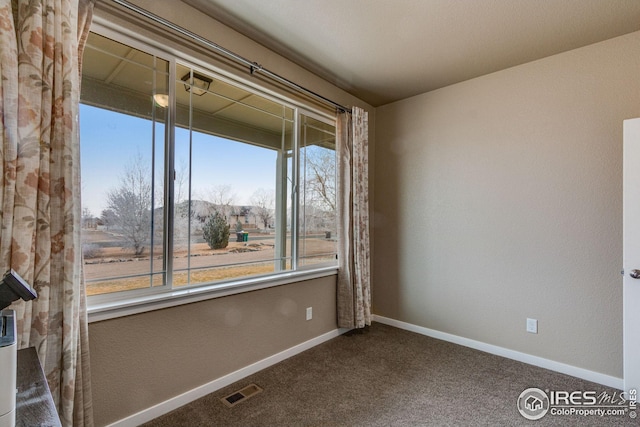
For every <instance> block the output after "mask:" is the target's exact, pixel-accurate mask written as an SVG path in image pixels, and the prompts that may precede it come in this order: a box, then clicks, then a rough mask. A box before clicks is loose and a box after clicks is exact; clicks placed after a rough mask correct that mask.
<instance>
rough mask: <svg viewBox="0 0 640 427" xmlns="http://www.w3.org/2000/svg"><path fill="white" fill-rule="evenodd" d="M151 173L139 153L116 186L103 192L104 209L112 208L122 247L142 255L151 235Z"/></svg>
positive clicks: (126, 167)
mask: <svg viewBox="0 0 640 427" xmlns="http://www.w3.org/2000/svg"><path fill="white" fill-rule="evenodd" d="M151 187H152V186H151V173H150V172H149V168H148V167H147V166H146V165H145V163H144V160H143V158H142V156H141V155H140V154H138V155H137V156H136V157H134V158H133V159H132V161H131V163H129V164H128V165H127V166H125V170H124V173H123V175H122V176H121V177H120V184H119V186H118V187H116V188H114V189H112V190H110V191H109V192H108V193H107V209H108V210H110V211H112V212H113V221H114V226H115V227H116V228H117V229H118V230H119V231H120V232H121V233H122V236H123V237H124V239H125V242H124V243H125V244H124V247H125V248H129V249H132V250H133V252H134V254H135V255H136V256H139V255H142V253H143V252H144V249H145V244H147V242H148V241H149V237H150V235H151V209H152V205H151V191H152V189H151Z"/></svg>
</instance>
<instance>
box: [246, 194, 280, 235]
mask: <svg viewBox="0 0 640 427" xmlns="http://www.w3.org/2000/svg"><path fill="white" fill-rule="evenodd" d="M274 203H275V191H274V190H266V189H264V188H258V189H257V190H256V191H255V192H254V193H253V195H252V196H251V204H252V205H253V206H254V210H255V211H254V213H255V214H256V216H257V217H258V218H259V219H260V221H262V224H263V225H264V228H268V227H269V224H270V222H271V220H272V219H273V206H274Z"/></svg>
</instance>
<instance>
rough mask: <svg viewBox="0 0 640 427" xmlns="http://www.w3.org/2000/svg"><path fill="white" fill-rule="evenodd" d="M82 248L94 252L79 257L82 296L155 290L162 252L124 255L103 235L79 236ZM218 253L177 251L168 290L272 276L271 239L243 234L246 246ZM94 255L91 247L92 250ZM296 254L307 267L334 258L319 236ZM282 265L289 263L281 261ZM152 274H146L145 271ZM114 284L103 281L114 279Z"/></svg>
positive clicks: (203, 246) (197, 248) (204, 248)
mask: <svg viewBox="0 0 640 427" xmlns="http://www.w3.org/2000/svg"><path fill="white" fill-rule="evenodd" d="M83 233H84V234H83V240H84V243H85V244H90V245H92V247H93V248H94V251H93V252H94V253H93V254H92V255H93V256H91V257H87V256H86V254H87V253H86V252H85V263H84V274H85V279H86V282H87V294H88V295H97V294H103V293H111V292H118V291H124V290H131V289H143V288H148V287H151V286H161V285H162V280H163V274H162V249H161V248H156V249H154V256H153V257H151V256H149V253H148V251H147V252H145V253H144V254H143V255H142V256H140V257H134V256H133V255H132V253H131V252H130V251H126V250H124V249H122V247H121V246H119V245H118V242H119V239H118V237H117V236H115V235H112V234H110V233H106V232H103V231H95V230H90V231H88V232H86V233H85V232H84V230H83ZM232 238H235V235H234V234H232V235H231V237H230V242H229V245H228V246H227V247H226V248H224V249H211V248H209V246H208V244H207V243H195V244H191V248H190V250H188V248H187V245H184V247H180V246H177V247H176V248H175V250H174V258H173V269H174V274H173V285H174V286H184V285H189V284H198V283H209V282H213V281H221V280H226V279H233V278H242V277H247V276H253V275H258V274H267V273H272V272H274V271H275V267H276V262H275V260H274V257H275V250H274V240H273V236H265V235H263V234H259V233H256V234H255V235H253V236H252V234H250V235H249V239H248V241H247V242H236V241H231V239H232ZM98 247H99V250H96V249H95V248H98ZM300 251H301V254H304V255H305V256H306V257H310V258H307V259H305V261H304V262H305V263H307V264H313V263H318V262H326V261H329V260H331V259H335V255H332V254H334V253H335V251H336V242H335V240H331V239H326V238H324V236H309V237H307V238H305V239H302V241H301V242H300ZM286 264H287V266H290V262H289V260H288V259H287V260H286ZM152 270H153V271H154V272H155V274H153V275H149V272H150V271H152ZM114 277H118V279H106V280H100V279H103V278H114Z"/></svg>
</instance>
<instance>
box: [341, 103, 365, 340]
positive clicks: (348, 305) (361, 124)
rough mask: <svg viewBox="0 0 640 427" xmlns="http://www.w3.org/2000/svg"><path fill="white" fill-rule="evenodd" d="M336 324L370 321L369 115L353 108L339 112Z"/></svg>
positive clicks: (346, 325)
mask: <svg viewBox="0 0 640 427" xmlns="http://www.w3.org/2000/svg"><path fill="white" fill-rule="evenodd" d="M336 133H337V148H338V182H339V186H340V188H339V191H338V206H339V208H338V209H339V213H338V216H339V219H338V242H339V243H338V260H339V261H338V263H339V264H338V265H339V269H338V291H337V307H338V326H339V327H341V328H351V329H353V328H363V327H365V326H366V325H370V324H371V266H370V261H369V257H370V248H369V185H368V177H369V167H368V162H369V139H368V133H369V116H368V113H367V112H366V111H364V110H363V109H361V108H358V107H353V111H352V112H351V114H349V113H346V112H343V113H339V114H338V120H337V128H336Z"/></svg>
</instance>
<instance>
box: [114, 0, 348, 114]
mask: <svg viewBox="0 0 640 427" xmlns="http://www.w3.org/2000/svg"><path fill="white" fill-rule="evenodd" d="M112 1H113V2H114V3H116V4H119V5H120V6H123V7H125V8H127V9H129V10H131V11H133V12H136V13H138V14H139V15H142V16H144V17H146V18H149V19H151V20H152V21H155V22H156V23H158V24H161V25H164V26H165V27H169V28H171V29H172V30H174V31H177V32H178V33H180V34H182V35H184V36H187V37H189V38H190V39H193V40H195V41H197V42H199V43H201V44H203V45H205V46H207V47H209V48H211V49H213V50H216V51H218V52H220V53H222V54H224V55H226V56H228V57H229V58H231V59H233V60H235V61H237V62H240V63H242V64H244V65H248V66H249V72H250V73H251V74H254V73H256V72H260V73H262V74H264V75H266V76H268V77H270V78H271V79H273V80H276V81H278V82H280V83H282V84H284V85H286V86H289V87H290V88H293V89H295V90H297V91H299V92H302V93H304V94H306V95H309V96H311V97H312V98H315V99H316V100H318V101H321V102H324V103H325V104H329V105H332V106H334V107H336V108H337V109H338V110H340V111H344V112H347V113H351V108H348V107H345V106H343V105H340V104H338V103H337V102H334V101H332V100H330V99H329V98H326V97H324V96H322V95H320V94H318V93H316V92H314V91H312V90H310V89H307V88H305V87H304V86H300V85H299V84H297V83H294V82H292V81H291V80H289V79H287V78H285V77H282V76H280V75H279V74H276V73H274V72H272V71H269V70H267V69H266V68H264V67H262V65H260V64H258V63H257V62H252V61H250V60H248V59H246V58H244V57H242V56H240V55H238V54H237V53H234V52H232V51H230V50H229V49H226V48H224V47H222V46H220V45H219V44H217V43H214V42H212V41H211V40H208V39H205V38H204V37H201V36H199V35H197V34H196V33H194V32H192V31H189V30H187V29H186V28H183V27H181V26H179V25H176V24H174V23H173V22H170V21H167V20H166V19H164V18H162V17H160V16H158V15H156V14H154V13H151V12H149V11H148V10H146V9H143V8H141V7H139V6H136V5H134V4H132V3H130V2H128V1H126V0H112Z"/></svg>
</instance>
